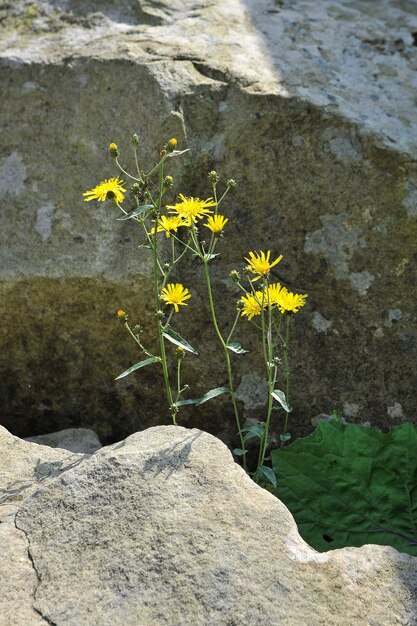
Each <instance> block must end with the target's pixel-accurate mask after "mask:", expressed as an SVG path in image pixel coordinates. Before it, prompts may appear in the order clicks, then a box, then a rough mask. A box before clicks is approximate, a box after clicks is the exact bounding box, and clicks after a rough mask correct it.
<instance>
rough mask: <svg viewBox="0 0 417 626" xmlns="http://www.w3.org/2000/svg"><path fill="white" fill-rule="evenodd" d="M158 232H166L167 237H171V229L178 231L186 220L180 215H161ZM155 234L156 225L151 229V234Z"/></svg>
mask: <svg viewBox="0 0 417 626" xmlns="http://www.w3.org/2000/svg"><path fill="white" fill-rule="evenodd" d="M158 221H159V224H158V227H157V229H156V232H158V233H161V232H165V236H166V237H171V231H174V232H175V233H176V232H177V230H178V228H179V227H180V226H184V221H183V219H182V218H181V217H179V215H169V216H167V215H161V217H160V218H159V220H158ZM154 234H155V227H154V228H152V229H151V235H154Z"/></svg>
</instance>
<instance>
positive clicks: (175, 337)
mask: <svg viewBox="0 0 417 626" xmlns="http://www.w3.org/2000/svg"><path fill="white" fill-rule="evenodd" d="M162 334H163V336H164V337H166V339H168V340H169V341H171V342H172V343H175V345H176V346H180V347H181V348H184V350H187V351H188V352H192V353H193V354H198V352H197V350H194V348H193V347H192V346H190V344H189V343H188V341H185V339H184V338H183V337H181V335H179V334H178V333H177V332H175V330H172V328H164V329H163V331H162Z"/></svg>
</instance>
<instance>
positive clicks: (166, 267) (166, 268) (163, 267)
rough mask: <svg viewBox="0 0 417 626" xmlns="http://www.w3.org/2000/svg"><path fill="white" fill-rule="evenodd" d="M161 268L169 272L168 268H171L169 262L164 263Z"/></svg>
mask: <svg viewBox="0 0 417 626" xmlns="http://www.w3.org/2000/svg"><path fill="white" fill-rule="evenodd" d="M162 269H163V270H164V272H169V270H170V269H171V263H164V264H163V266H162Z"/></svg>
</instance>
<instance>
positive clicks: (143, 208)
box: [117, 204, 154, 222]
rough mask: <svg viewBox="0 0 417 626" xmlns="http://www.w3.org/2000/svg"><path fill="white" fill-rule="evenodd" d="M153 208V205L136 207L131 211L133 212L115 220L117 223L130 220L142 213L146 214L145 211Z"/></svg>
mask: <svg viewBox="0 0 417 626" xmlns="http://www.w3.org/2000/svg"><path fill="white" fill-rule="evenodd" d="M153 208H154V206H153V204H143V205H142V206H138V207H136V209H133V211H130V213H127V214H126V215H123V217H118V218H117V219H118V220H119V222H123V221H124V220H130V219H131V218H132V217H136V216H137V215H142V213H146V211H150V210H151V209H153Z"/></svg>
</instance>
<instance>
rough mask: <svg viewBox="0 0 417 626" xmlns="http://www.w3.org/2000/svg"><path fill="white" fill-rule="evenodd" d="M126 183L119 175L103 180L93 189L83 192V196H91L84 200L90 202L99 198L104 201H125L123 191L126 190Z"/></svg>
mask: <svg viewBox="0 0 417 626" xmlns="http://www.w3.org/2000/svg"><path fill="white" fill-rule="evenodd" d="M124 184H125V183H124V182H123V181H122V180H119V177H117V178H108V179H106V180H103V181H102V182H101V183H100V184H99V185H97V186H96V187H94V189H91V191H86V192H85V193H83V196H89V197H87V198H84V202H89V201H90V200H99V201H101V202H104V200H116V202H123V200H124V193H123V192H125V191H126V189H125V188H124V187H123V185H124Z"/></svg>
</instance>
